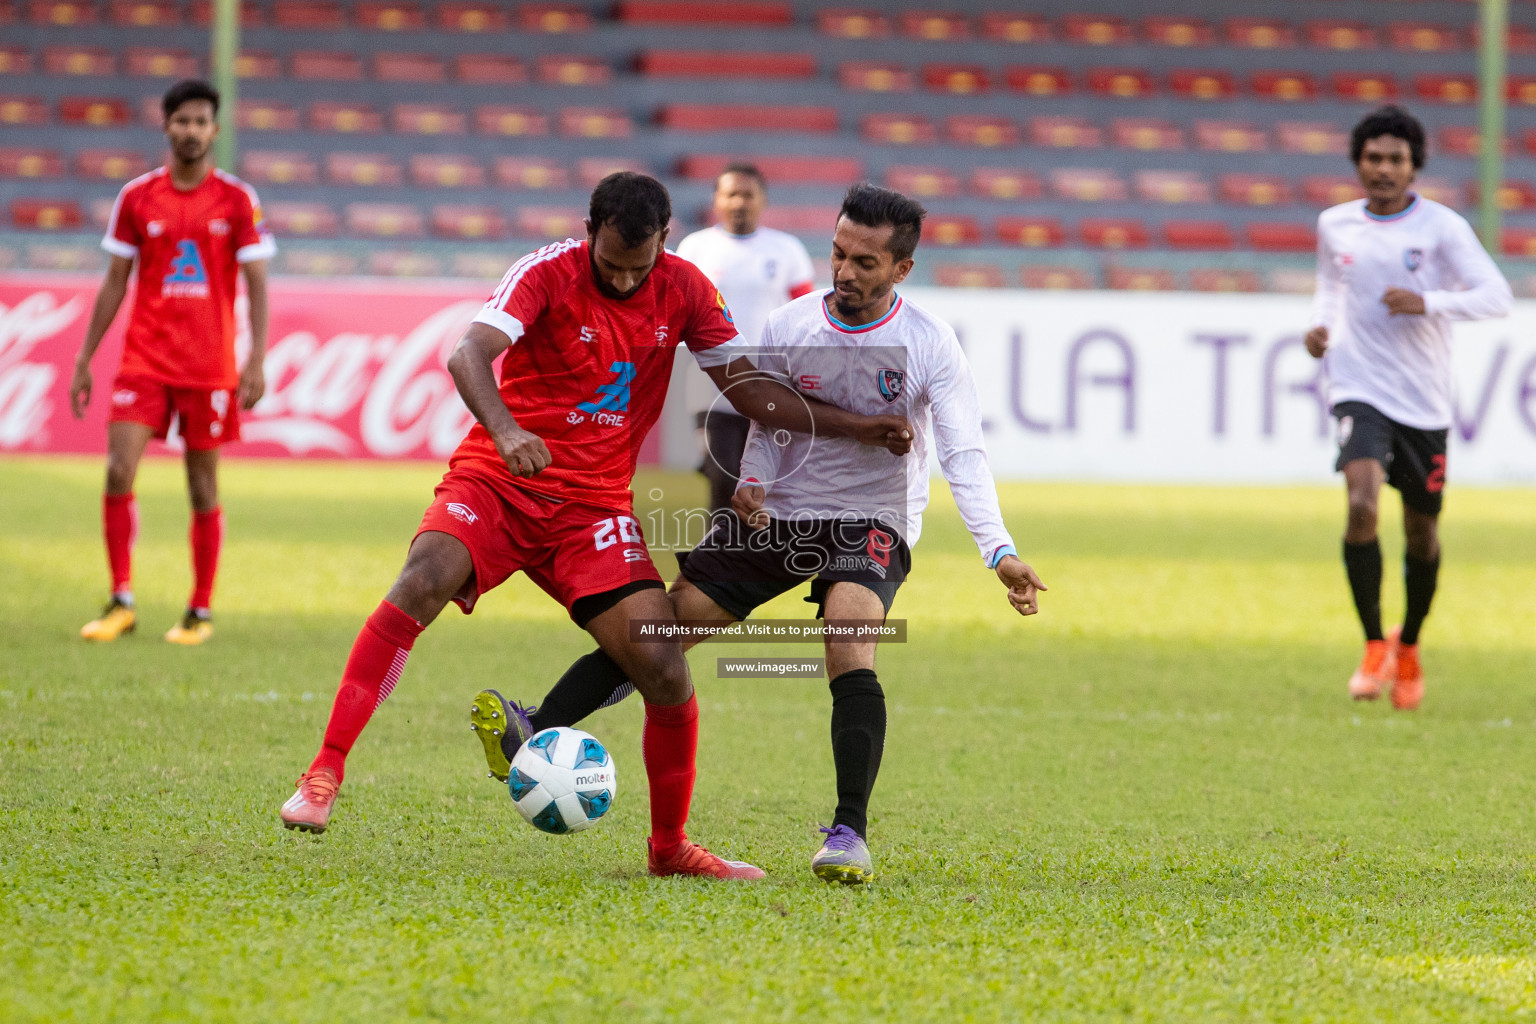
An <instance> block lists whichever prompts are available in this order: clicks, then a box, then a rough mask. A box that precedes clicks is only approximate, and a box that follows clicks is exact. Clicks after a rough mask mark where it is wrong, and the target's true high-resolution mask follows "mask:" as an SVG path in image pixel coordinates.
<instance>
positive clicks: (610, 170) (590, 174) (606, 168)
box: [576, 156, 655, 189]
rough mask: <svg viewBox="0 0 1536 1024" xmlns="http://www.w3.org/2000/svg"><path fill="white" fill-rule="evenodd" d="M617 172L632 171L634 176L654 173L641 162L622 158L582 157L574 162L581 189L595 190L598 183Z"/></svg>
mask: <svg viewBox="0 0 1536 1024" xmlns="http://www.w3.org/2000/svg"><path fill="white" fill-rule="evenodd" d="M619 171H633V172H634V173H636V174H654V173H655V171H654V170H653V169H652V168H651V167H649V166H647V165H646V164H645V163H643V162H642V161H639V160H631V159H629V158H627V157H622V156H619V157H613V156H584V157H582V158H581V159H580V160H577V161H576V180H577V182H578V183H580V185H581V187H582V188H587V189H592V188H596V187H597V183H598V182H600V181H602V180H603V179H604V178H606V177H608V175H610V174H617V173H618V172H619Z"/></svg>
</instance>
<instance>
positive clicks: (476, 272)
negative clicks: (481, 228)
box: [448, 249, 507, 281]
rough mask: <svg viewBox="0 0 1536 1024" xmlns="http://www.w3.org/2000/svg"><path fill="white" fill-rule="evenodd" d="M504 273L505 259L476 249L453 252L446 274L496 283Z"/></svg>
mask: <svg viewBox="0 0 1536 1024" xmlns="http://www.w3.org/2000/svg"><path fill="white" fill-rule="evenodd" d="M506 272H507V260H506V258H505V257H504V256H501V255H500V254H498V253H495V252H482V251H480V250H478V249H470V250H468V251H460V252H455V253H454V254H453V259H452V260H450V261H449V270H448V273H449V274H451V275H452V276H454V277H462V278H469V279H473V278H479V279H480V280H482V281H497V280H500V279H501V276H502V275H503V274H505V273H506Z"/></svg>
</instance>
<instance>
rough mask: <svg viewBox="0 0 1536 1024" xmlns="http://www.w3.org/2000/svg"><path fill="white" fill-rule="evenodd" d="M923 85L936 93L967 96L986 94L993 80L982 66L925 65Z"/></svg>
mask: <svg viewBox="0 0 1536 1024" xmlns="http://www.w3.org/2000/svg"><path fill="white" fill-rule="evenodd" d="M923 85H924V87H925V88H928V89H931V90H933V91H934V92H947V93H953V94H955V95H957V96H965V95H969V94H970V93H975V92H986V91H987V90H988V89H989V88H991V86H992V80H991V78H990V77H989V76H988V74H987V69H986V68H984V67H982V66H981V65H980V64H924V65H923Z"/></svg>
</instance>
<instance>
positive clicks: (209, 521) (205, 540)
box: [187, 508, 224, 611]
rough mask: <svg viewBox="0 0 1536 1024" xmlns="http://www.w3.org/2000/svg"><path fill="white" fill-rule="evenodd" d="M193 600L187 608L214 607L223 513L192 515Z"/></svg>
mask: <svg viewBox="0 0 1536 1024" xmlns="http://www.w3.org/2000/svg"><path fill="white" fill-rule="evenodd" d="M188 539H189V540H190V541H191V543H192V599H191V600H190V601H188V602H187V607H188V608H196V609H197V610H199V611H207V610H208V609H209V608H210V607H212V605H213V577H214V575H215V574H216V573H217V572H218V571H219V548H221V547H222V546H223V545H224V510H223V509H222V508H214V509H210V510H209V511H207V512H196V511H194V512H193V513H192V529H191V532H190V533H189V534H188Z"/></svg>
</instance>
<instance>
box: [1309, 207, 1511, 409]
mask: <svg viewBox="0 0 1536 1024" xmlns="http://www.w3.org/2000/svg"><path fill="white" fill-rule="evenodd" d="M1388 288H1406V289H1408V290H1410V291H1415V292H1418V293H1420V294H1421V295H1423V296H1424V310H1425V312H1424V315H1423V316H1411V315H1409V316H1392V315H1390V314H1389V313H1388V312H1387V307H1386V306H1385V305H1383V303H1382V301H1381V299H1382V296H1383V295H1384V294H1385V293H1386V291H1387V289H1388ZM1511 301H1512V297H1511V294H1510V290H1509V283H1508V282H1507V281H1505V280H1504V275H1503V274H1501V273H1499V268H1498V267H1497V266H1495V265H1494V262H1493V260H1492V259H1490V258H1489V256H1488V253H1487V252H1485V251H1484V250H1483V246H1482V243H1480V242H1479V241H1478V240H1477V236H1476V235H1475V234H1473V232H1472V227H1471V225H1469V224H1468V223H1467V222H1466V221H1465V220H1464V219H1463V218H1462V217H1461V216H1460V215H1459V214H1457V213H1456V212H1455V211H1454V210H1451V209H1448V208H1447V207H1444V206H1442V205H1440V204H1439V203H1437V202H1435V201H1433V200H1431V199H1426V198H1424V197H1423V196H1418V195H1416V196H1414V197H1413V200H1412V201H1411V202H1410V203H1409V205H1408V208H1407V209H1406V210H1404V211H1402V212H1401V213H1398V214H1394V215H1392V216H1388V217H1379V216H1377V215H1375V214H1373V213H1371V212H1370V211H1369V210H1367V209H1366V207H1365V200H1363V199H1357V200H1354V201H1352V202H1348V203H1343V204H1341V205H1339V206H1335V207H1332V208H1330V209H1327V210H1324V211H1323V212H1322V214H1321V215H1320V216H1319V217H1318V218H1317V297H1316V300H1315V303H1314V306H1313V314H1312V324H1313V326H1319V325H1320V326H1325V327H1327V328H1328V334H1329V338H1328V352H1327V354H1326V355H1325V356H1324V364H1325V366H1326V369H1327V374H1328V397H1329V401H1330V403H1338V402H1349V401H1354V402H1365V403H1367V404H1368V405H1371V406H1372V407H1374V408H1375V409H1376V410H1377V411H1378V412H1381V413H1383V414H1384V415H1386V416H1387V417H1388V418H1389V419H1393V420H1396V421H1397V422H1399V423H1402V424H1404V425H1405V426H1410V427H1416V428H1418V429H1420V430H1443V429H1445V428H1447V427H1449V426H1451V422H1452V418H1453V416H1454V413H1453V410H1452V400H1453V399H1452V389H1453V379H1452V375H1451V322H1452V321H1454V320H1482V319H1486V318H1488V317H1499V316H1506V315H1508V313H1509V310H1510V303H1511Z"/></svg>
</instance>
